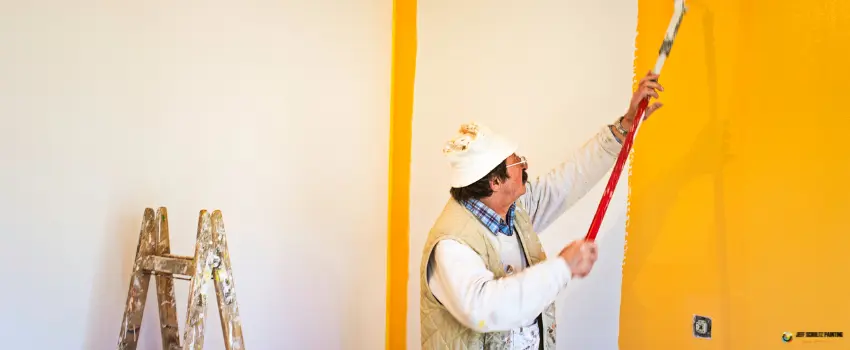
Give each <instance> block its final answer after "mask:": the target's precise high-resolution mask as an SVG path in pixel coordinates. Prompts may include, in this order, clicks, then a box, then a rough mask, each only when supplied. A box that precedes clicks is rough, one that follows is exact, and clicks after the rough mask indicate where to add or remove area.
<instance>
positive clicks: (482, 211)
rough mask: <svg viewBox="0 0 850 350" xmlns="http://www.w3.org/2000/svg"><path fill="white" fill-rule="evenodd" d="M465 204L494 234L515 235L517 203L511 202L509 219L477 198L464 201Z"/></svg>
mask: <svg viewBox="0 0 850 350" xmlns="http://www.w3.org/2000/svg"><path fill="white" fill-rule="evenodd" d="M463 206H464V207H466V209H468V210H469V211H470V212H471V213H472V215H475V217H476V218H478V220H479V221H481V223H482V224H484V226H486V227H487V228H488V229H489V230H490V232H492V233H493V234H499V233H501V234H503V235H505V236H513V234H514V230H513V226H514V222H515V220H516V213H515V210H516V204H511V207H510V208H509V209H508V215H507V217H508V220H507V221H505V220H504V219H502V217H501V216H499V214H496V212H495V211H494V210H493V209H490V207H488V206H487V205H486V204H484V203H482V202H481V201H479V200H477V199H469V200H466V201H464V202H463Z"/></svg>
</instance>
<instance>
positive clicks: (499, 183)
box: [490, 176, 502, 192]
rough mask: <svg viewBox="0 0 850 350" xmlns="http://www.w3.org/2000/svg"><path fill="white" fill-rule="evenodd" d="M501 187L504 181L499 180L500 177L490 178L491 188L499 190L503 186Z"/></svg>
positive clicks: (495, 190) (494, 190)
mask: <svg viewBox="0 0 850 350" xmlns="http://www.w3.org/2000/svg"><path fill="white" fill-rule="evenodd" d="M501 187H502V181H501V180H499V178H498V177H495V176H494V177H493V178H492V179H490V189H492V190H493V192H498V191H499V188H501Z"/></svg>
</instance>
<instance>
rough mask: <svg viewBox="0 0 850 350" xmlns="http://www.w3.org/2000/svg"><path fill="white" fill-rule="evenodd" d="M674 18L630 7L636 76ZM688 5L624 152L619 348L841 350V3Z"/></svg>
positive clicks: (844, 76) (847, 19)
mask: <svg viewBox="0 0 850 350" xmlns="http://www.w3.org/2000/svg"><path fill="white" fill-rule="evenodd" d="M672 3H673V1H671V0H640V1H639V9H638V13H639V15H638V32H639V34H638V38H637V48H638V50H637V59H636V71H637V73H639V74H643V73H644V72H646V71H647V70H648V69H649V68H651V67H652V65H653V64H654V62H655V58H656V55H657V50H658V46H659V44H660V41H661V38H662V36H663V32H664V30H665V29H666V26H667V23H668V22H669V18H670V15H671V13H672ZM687 3H688V4H689V7H690V11H689V12H688V14H687V15H686V17H685V20H684V22H683V24H682V27H681V30H680V32H679V37H678V38H677V41H676V43H675V45H674V48H673V52H672V55H671V57H670V59H669V60H668V61H667V64H666V66H665V67H664V70H663V72H662V76H661V82H662V84H663V85H664V86H665V88H666V89H667V91H666V92H665V93H664V95H663V101H664V102H665V107H664V108H663V109H662V110H661V111H659V112H658V113H657V114H656V115H655V116H653V118H651V119H650V120H649V121H648V122H647V123H646V124H644V127H643V128H642V129H641V131H640V134H639V135H638V137H637V140H636V142H635V155H634V160H633V168H632V169H633V171H632V176H631V178H630V186H631V194H630V217H629V224H628V228H627V232H628V237H627V252H626V259H625V266H624V271H623V291H622V298H623V299H622V306H621V319H620V341H619V342H620V348H621V349H624V350H637V349H742V350H749V349H758V350H763V349H765V350H766V349H792V348H800V349H850V339H848V337H850V333H848V332H850V292H848V290H847V288H848V286H850V284H848V282H847V281H848V278H850V251H849V250H850V185H848V182H850V153H848V150H847V149H846V148H844V147H843V146H844V145H845V144H846V141H847V139H848V132H847V130H848V127H850V115H848V108H849V107H848V106H850V69H848V62H850V57H848V56H850V55H848V51H847V50H848V49H850V3H848V2H847V1H845V0H807V1H768V0H750V1H733V0H717V1H711V2H710V3H701V2H695V1H688V2H687ZM693 314H702V315H707V316H710V317H712V318H713V322H714V324H713V330H712V333H713V339H711V340H702V339H696V338H694V337H693V335H692V332H691V321H692V317H693ZM786 331H789V332H798V331H813V332H817V331H843V332H845V338H843V339H819V341H820V343H819V344H812V343H811V341H807V340H806V339H805V338H795V339H794V340H792V341H791V342H790V343H787V344H786V343H783V342H782V340H781V335H782V333H783V332H786ZM807 343H808V344H807Z"/></svg>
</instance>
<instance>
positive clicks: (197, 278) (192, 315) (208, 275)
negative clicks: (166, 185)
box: [183, 210, 215, 350]
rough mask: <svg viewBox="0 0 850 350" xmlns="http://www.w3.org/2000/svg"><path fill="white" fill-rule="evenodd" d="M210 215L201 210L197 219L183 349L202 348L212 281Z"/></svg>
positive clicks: (199, 349) (212, 248) (213, 255)
mask: <svg viewBox="0 0 850 350" xmlns="http://www.w3.org/2000/svg"><path fill="white" fill-rule="evenodd" d="M210 226H211V223H210V214H209V212H207V211H206V210H201V214H200V216H199V218H198V239H197V242H196V243H195V259H194V263H195V271H194V274H193V276H192V281H191V282H190V284H189V308H188V311H187V312H186V329H184V330H183V349H185V350H201V349H202V348H203V346H204V321H205V320H204V318H205V317H206V310H207V295H206V290H207V287H208V286H209V283H210V280H211V279H212V263H213V259H214V258H215V250H214V247H213V240H212V232H211V227H210Z"/></svg>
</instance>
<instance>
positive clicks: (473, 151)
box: [443, 122, 518, 187]
mask: <svg viewBox="0 0 850 350" xmlns="http://www.w3.org/2000/svg"><path fill="white" fill-rule="evenodd" d="M517 147H518V145H517V144H516V143H515V142H513V141H511V140H508V139H507V138H505V137H503V136H501V135H498V134H496V133H494V132H493V131H492V130H490V129H489V128H487V127H486V126H484V125H481V124H478V123H475V122H473V123H468V124H463V125H461V126H460V131H459V134H458V135H457V136H455V138H454V139H452V140H450V141H448V142H446V145H445V147H444V148H443V154H444V155H445V156H446V158H447V159H448V160H449V165H450V166H451V171H450V176H449V178H450V182H451V186H452V187H465V186H468V185H470V184H472V183H474V182H475V181H478V180H480V179H481V178H483V177H484V175H487V173H489V172H490V171H491V170H493V168H495V167H496V166H497V165H499V163H501V162H502V161H504V160H505V159H507V158H508V157H509V156H510V155H511V154H513V153H514V152H516V150H517Z"/></svg>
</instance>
